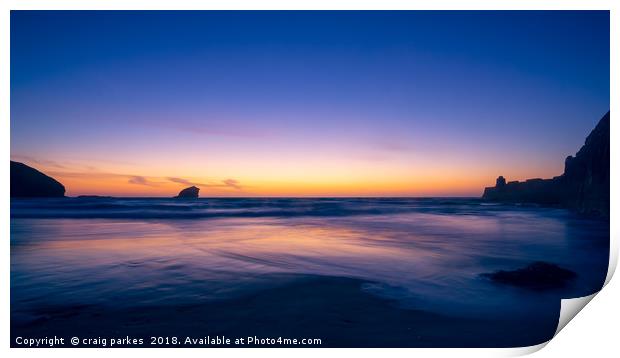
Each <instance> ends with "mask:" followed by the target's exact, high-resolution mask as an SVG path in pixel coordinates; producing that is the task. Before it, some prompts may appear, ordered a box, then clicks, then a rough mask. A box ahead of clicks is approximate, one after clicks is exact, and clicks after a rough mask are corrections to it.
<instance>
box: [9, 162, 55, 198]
mask: <svg viewBox="0 0 620 358" xmlns="http://www.w3.org/2000/svg"><path fill="white" fill-rule="evenodd" d="M63 196H65V187H64V186H63V185H62V184H60V183H59V182H58V181H57V180H56V179H54V178H52V177H49V176H47V175H45V174H43V173H41V172H40V171H38V170H36V169H34V168H31V167H29V166H27V165H26V164H23V163H19V162H14V161H11V198H42V197H63Z"/></svg>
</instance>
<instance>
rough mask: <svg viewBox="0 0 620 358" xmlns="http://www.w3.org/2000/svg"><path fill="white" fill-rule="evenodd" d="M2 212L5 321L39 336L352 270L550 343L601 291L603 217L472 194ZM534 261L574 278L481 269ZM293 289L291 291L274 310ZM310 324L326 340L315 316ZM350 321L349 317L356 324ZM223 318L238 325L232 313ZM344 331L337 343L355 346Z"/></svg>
mask: <svg viewBox="0 0 620 358" xmlns="http://www.w3.org/2000/svg"><path fill="white" fill-rule="evenodd" d="M10 216H11V219H10V231H11V236H10V254H11V262H10V267H11V274H10V275H11V276H10V278H11V282H10V290H11V292H10V296H11V325H12V329H13V332H17V333H19V331H20V330H21V329H28V332H31V333H32V332H37V330H36V328H37V327H38V325H40V324H41V322H46V323H45V329H46V330H53V328H54V325H55V324H56V323H54V322H61V321H62V320H63V319H68V318H66V317H69V316H71V314H73V313H75V312H76V310H77V311H78V312H79V309H81V308H84V307H89V309H90V310H91V311H92V310H94V311H97V310H99V311H101V312H106V310H107V309H116V310H118V309H127V310H132V309H138V310H139V309H140V308H145V307H194V306H196V305H209V304H218V302H219V303H221V302H227V301H231V302H232V301H235V302H241V301H239V300H240V299H242V298H243V297H248V295H252V294H255V293H256V292H260V291H261V290H267V289H273V288H274V287H283V286H286V285H287V284H290V283H291V282H295V281H296V280H300V279H301V278H307V277H318V278H338V279H346V280H353V281H351V282H356V283H359V285H358V286H359V291H360V294H363V295H367V296H369V297H372V299H373V300H374V299H376V300H377V301H376V302H387V303H388V304H389V305H390V306H391V307H396V308H397V309H398V310H402V311H403V312H406V311H410V312H426V313H430V314H437V315H439V316H441V317H451V318H453V319H460V320H463V322H469V321H468V320H484V321H485V322H488V323H487V324H488V325H489V327H490V329H492V328H493V324H494V323H493V322H499V321H502V322H521V324H522V325H521V327H528V326H531V325H541V324H543V325H545V327H548V328H545V332H544V334H543V335H544V337H542V336H541V337H539V340H543V338H544V339H548V338H549V336H550V335H552V334H553V332H552V330H553V327H555V325H556V323H557V318H558V314H559V307H560V300H561V299H562V298H573V297H581V296H585V295H589V294H592V293H594V292H597V291H598V290H600V289H601V287H602V285H603V283H604V280H605V277H606V275H607V267H608V259H609V236H610V232H609V222H608V221H602V220H599V219H595V218H587V217H582V216H579V215H577V214H575V213H572V212H570V211H567V210H564V209H561V208H543V207H538V206H527V205H518V204H500V203H488V202H484V201H482V200H480V199H477V198H200V199H195V200H182V199H162V198H107V197H102V198H96V197H95V198H90V197H88V198H54V199H52V198H50V199H11V212H10ZM535 261H545V262H549V263H554V264H557V265H559V266H560V267H563V268H565V269H568V270H571V271H573V272H575V273H576V274H577V276H576V278H575V279H574V280H573V281H571V282H570V283H569V284H567V285H566V286H565V287H561V288H556V289H550V290H535V289H528V288H523V287H514V286H510V285H506V284H499V283H496V282H492V281H491V280H490V279H489V278H488V277H486V276H484V274H485V273H491V272H495V271H497V270H514V269H518V268H522V267H524V266H526V265H528V264H530V263H532V262H535ZM300 282H303V281H300ZM347 282H348V281H347ZM358 286H355V287H358ZM318 287H320V286H318ZM274 292H275V291H274ZM278 292H279V291H278ZM295 292H296V291H295ZM346 292H349V291H346ZM346 292H344V291H343V292H340V291H338V290H337V289H330V290H325V291H324V292H322V291H321V289H318V292H317V290H314V291H313V292H311V294H316V295H319V297H321V299H325V300H328V301H327V302H329V300H330V299H331V300H339V301H338V302H344V303H345V304H344V307H346V302H348V301H347V300H348V299H349V298H348V297H337V296H339V295H340V296H346V295H349V293H346ZM274 295H275V294H274ZM291 297H293V298H291ZM300 299H303V298H302V297H300ZM273 300H279V298H278V297H275V296H274V297H273ZM292 300H295V301H296V300H297V298H295V296H294V295H293V296H290V295H289V296H287V298H286V299H282V302H279V303H278V305H280V306H281V307H287V305H289V304H292V302H291V301H292ZM350 301H351V302H353V301H354V300H352V299H351V300H350ZM321 302H323V301H321ZM355 302H361V301H355ZM364 302H366V301H364ZM368 302H375V301H368ZM296 304H300V303H299V302H296ZM351 304H352V305H353V304H354V303H351ZM239 305H242V304H239ZM364 305H371V304H369V303H364ZM93 307H95V308H93ZM309 307H310V308H311V307H313V306H311V305H310V306H309ZM321 307H323V306H321ZM362 308H363V307H362ZM94 311H93V312H94ZM370 311H372V310H369V312H370ZM72 312H73V313H72ZM360 312H364V310H363V309H362V310H361V311H360ZM91 313H92V312H91ZM306 313H307V312H306ZM271 314H273V315H278V314H279V313H278V311H277V310H276V311H274V312H271ZM285 314H288V315H293V316H291V317H294V315H295V314H300V313H299V312H294V313H290V312H287V313H285ZM359 314H360V313H355V315H359ZM361 314H363V313H361ZM351 315H354V314H353V313H351ZM330 317H331V316H330ZM403 317H404V316H403ZM205 319H206V320H207V322H208V319H207V318H205ZM291 319H293V318H291ZM327 319H329V318H327ZM121 321H122V319H120V318H119V321H118V324H119V325H120V324H126V322H121ZM349 321H350V320H349ZM114 322H115V321H112V324H113V323H114ZM373 322H374V323H373V325H377V323H376V322H375V321H373ZM379 322H380V321H379ZM57 324H58V325H59V327H60V326H61V325H62V323H57ZM144 324H145V325H148V324H149V323H148V322H146V323H144ZM241 324H244V323H242V322H239V325H241ZM253 324H256V325H257V327H259V328H260V327H261V325H263V326H269V325H273V323H270V321H269V320H266V321H265V322H262V323H260V322H259V323H256V322H254V323H253ZM313 324H315V325H317V327H314V328H313V329H314V330H315V331H316V332H317V335H319V336H320V333H321V330H322V328H321V324H320V323H313ZM326 324H327V323H326ZM338 324H340V323H338ZM343 324H344V323H343ZM346 324H350V325H352V327H353V328H355V327H354V326H355V324H356V323H355V319H353V323H350V322H348V321H347V323H346ZM359 324H360V325H361V324H365V323H363V322H362V323H359ZM405 324H406V322H405ZM211 325H213V324H211ZM379 325H381V323H379ZM387 325H388V323H386V327H385V330H386V331H389V330H390V329H391V328H390V327H387ZM409 326H412V327H413V329H414V330H415V325H414V324H410V325H409ZM409 326H408V327H409ZM504 326H506V325H504ZM504 326H502V327H504ZM227 327H228V328H227V330H228V331H227V332H233V333H234V332H235V329H237V328H236V326H235V324H234V323H230V322H228V323H227ZM463 327H465V328H464V329H465V330H466V329H467V328H466V327H467V325H466V324H465V325H464V326H463ZM116 328H118V326H117V327H116ZM409 328H410V329H411V327H409ZM440 328H441V327H440ZM93 329H94V328H93ZM523 329H527V328H523ZM353 330H354V329H353ZM121 331H122V330H121ZM272 331H273V330H272ZM310 331H311V330H310ZM118 332H120V331H118ZM118 332H117V333H118ZM437 332H442V331H441V329H438V330H437ZM445 332H449V333H446V336H445V337H443V339H444V340H443V341H442V340H441V339H437V340H434V341H428V342H430V343H428V342H427V343H428V344H433V343H432V342H435V343H441V342H444V343H445V342H450V340H451V339H453V338H454V337H453V335H454V332H453V331H450V330H445ZM39 333H41V332H39ZM48 333H53V332H51V331H50V332H48ZM339 334H340V336H339V337H343V336H342V335H345V334H346V333H339ZM437 334H440V333H437ZM511 334H514V332H513V333H511ZM517 335H518V334H517ZM349 338H350V339H349V340H345V341H343V342H345V343H346V344H345V343H343V344H344V345H349V346H356V342H357V341H356V339H355V337H349ZM439 338H441V337H439ZM358 339H359V340H360V342H361V340H362V339H365V340H370V341H372V337H366V338H364V337H358ZM403 339H406V337H405V338H403ZM472 339H473V338H472ZM457 341H458V342H460V343H459V344H464V345H477V344H480V340H475V339H474V340H472V341H471V344H467V341H463V340H462V339H461V340H457ZM534 341H535V340H534ZM534 341H532V342H533V343H535V342H534ZM347 342H348V343H347ZM386 342H388V341H386ZM408 342H409V343H410V341H408ZM463 342H464V343H463ZM519 342H520V341H515V344H518V343H519ZM528 342H529V341H528ZM409 343H407V342H404V341H403V342H400V341H398V340H396V341H389V342H388V343H386V344H387V345H389V346H405V345H409ZM380 345H381V344H380ZM447 345H450V344H447ZM482 345H484V344H482ZM486 345H487V346H494V344H493V342H487V344H486ZM501 345H510V341H504V343H502V344H501Z"/></svg>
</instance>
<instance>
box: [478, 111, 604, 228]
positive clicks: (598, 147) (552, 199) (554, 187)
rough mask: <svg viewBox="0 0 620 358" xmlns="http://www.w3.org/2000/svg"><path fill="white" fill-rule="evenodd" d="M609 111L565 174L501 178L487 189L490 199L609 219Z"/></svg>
mask: <svg viewBox="0 0 620 358" xmlns="http://www.w3.org/2000/svg"><path fill="white" fill-rule="evenodd" d="M609 163H610V162H609V112H607V114H605V116H603V118H601V120H600V121H599V123H598V124H597V125H596V127H595V128H594V130H592V132H591V133H590V135H588V137H587V138H586V142H585V144H584V145H583V146H582V147H581V149H580V150H579V151H578V152H577V154H576V155H575V156H574V157H573V156H568V157H567V158H566V161H565V166H564V173H563V174H562V175H560V176H557V177H554V178H552V179H528V180H526V181H525V182H517V181H512V182H508V183H506V180H505V179H504V177H502V176H500V177H499V178H497V182H496V185H495V186H494V187H488V188H485V190H484V194H483V195H482V198H483V199H485V200H490V201H500V202H520V203H535V204H541V205H557V206H561V207H565V208H569V209H572V210H575V211H577V212H579V213H583V214H590V215H596V216H601V217H605V218H609V183H610V173H609Z"/></svg>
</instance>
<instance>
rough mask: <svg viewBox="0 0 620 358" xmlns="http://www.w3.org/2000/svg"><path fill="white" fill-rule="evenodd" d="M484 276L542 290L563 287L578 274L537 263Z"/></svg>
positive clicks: (547, 264)
mask: <svg viewBox="0 0 620 358" xmlns="http://www.w3.org/2000/svg"><path fill="white" fill-rule="evenodd" d="M482 276H483V277H487V278H489V279H491V280H493V281H495V282H498V283H502V284H508V285H513V286H519V287H524V288H530V289H539V290H540V289H551V288H558V287H563V286H565V285H566V284H567V283H568V282H569V281H571V280H572V279H574V278H575V277H576V276H577V274H576V273H574V272H573V271H570V270H567V269H565V268H562V267H560V266H558V265H555V264H552V263H548V262H543V261H536V262H534V263H531V264H529V265H527V266H525V267H523V268H520V269H516V270H512V271H504V270H500V271H495V272H493V273H485V274H482Z"/></svg>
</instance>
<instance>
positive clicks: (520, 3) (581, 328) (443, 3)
mask: <svg viewBox="0 0 620 358" xmlns="http://www.w3.org/2000/svg"><path fill="white" fill-rule="evenodd" d="M618 4H620V2H618V1H604V0H590V1H577V0H564V1H558V0H555V1H554V0H497V1H488V0H469V1H463V0H436V1H432V2H431V1H429V0H426V1H425V0H408V1H403V0H384V1H378V0H377V1H368V0H358V1H346V0H314V1H307V0H304V1H295V2H293V1H284V0H280V1H277V0H263V1H251V0H229V1H199V0H176V1H166V0H83V1H77V0H55V1H54V0H4V1H1V2H0V44H1V45H0V46H1V47H0V59H1V63H0V64H1V66H0V81H1V85H0V115H1V117H2V130H0V148H1V151H2V155H3V156H4V157H5V163H6V164H5V165H3V166H0V187H1V188H2V191H1V194H0V195H1V200H2V204H0V208H1V213H0V223H1V224H0V228H1V231H0V232H1V233H2V235H1V237H2V238H3V239H4V240H5V242H4V246H3V248H2V255H1V260H2V268H1V270H2V277H3V278H4V279H3V280H2V282H3V284H2V286H1V287H0V307H1V310H2V311H1V312H2V321H1V323H0V335H1V336H2V337H3V339H4V341H3V347H2V348H0V351H2V350H6V351H7V352H5V353H9V354H13V355H15V356H24V355H31V354H40V353H44V354H46V355H51V356H59V357H63V358H65V357H67V356H68V357H80V356H82V355H83V354H84V353H87V354H88V355H89V356H90V355H95V356H99V355H101V354H109V353H110V352H113V354H115V355H118V354H121V355H125V354H127V355H129V354H132V355H135V354H136V353H138V354H149V355H154V356H155V357H159V356H161V357H163V356H168V355H169V354H171V353H172V354H175V355H176V354H183V355H191V356H201V357H204V356H205V355H220V354H221V355H229V354H233V355H235V354H242V353H246V354H251V355H253V356H254V355H258V356H265V357H266V356H269V357H285V356H286V357H288V356H289V355H290V354H291V353H293V354H295V355H296V356H299V357H310V356H312V357H313V358H314V355H316V354H321V355H324V354H327V355H329V356H331V355H333V356H336V355H342V354H343V353H345V352H344V351H342V350H338V349H321V350H320V351H316V350H304V349H296V350H295V351H294V352H292V351H291V350H289V349H277V348H276V349H233V350H231V349H209V350H204V349H187V348H183V349H174V350H160V349H151V350H149V351H146V352H145V351H142V350H140V351H138V350H136V349H114V350H105V349H89V350H88V351H86V352H84V351H83V350H81V349H60V350H58V349H56V350H54V349H52V350H49V349H46V350H30V349H9V348H8V347H9V337H10V335H9V313H10V301H9V300H10V296H9V280H8V279H9V277H10V266H9V262H10V252H9V251H10V250H9V235H10V227H9V225H10V223H9V218H10V216H9V209H10V205H9V203H10V201H9V166H8V163H7V162H8V159H9V157H10V128H9V126H10V120H9V118H10V110H9V105H10V101H9V90H10V81H9V76H10V68H9V66H10V43H9V42H10V10H64V9H74V10H113V9H119V10H120V9H122V10H134V9H145V10H167V9H175V10H191V9H203V10H239V9H248V10H277V9H280V10H282V9H286V10H321V9H328V10H341V9H348V10H355V9H357V10H373V9H382V10H414V9H418V10H448V9H453V10H467V9H469V10H477V9H488V10H611V44H610V45H611V65H612V66H611V78H610V83H611V103H610V107H612V108H611V110H612V112H614V113H615V110H616V109H617V108H618V98H619V91H618V84H620V78H619V75H620V74H619V72H618V70H617V64H618V63H620V57H619V56H618V46H619V45H620V33H619V31H620V25H619V24H620V15H619V14H620V12H619V11H618V9H619V7H620V5H618ZM614 64H616V66H614ZM618 132H619V130H618V128H617V127H616V126H615V125H614V124H613V121H612V125H611V158H612V160H611V161H612V163H611V164H612V165H611V182H612V183H617V182H619V181H618V164H619V162H620V160H619V157H620V156H619V154H620V153H619V152H618V150H619V149H618V143H617V142H616V140H617V139H618ZM611 198H612V202H611V212H612V215H613V214H615V213H617V212H618V205H617V204H618V190H616V187H615V186H614V185H612V186H611ZM619 233H620V232H619V226H618V224H617V222H615V221H614V220H613V216H612V220H611V257H610V270H609V272H608V276H607V281H606V283H609V281H610V279H611V276H612V275H613V272H614V271H615V267H616V265H617V262H618V237H619ZM604 290H605V293H604V294H603V295H599V296H597V297H595V298H594V300H593V301H594V303H593V304H591V305H590V306H591V307H589V309H588V310H585V312H584V313H581V314H580V315H579V316H580V317H578V318H577V321H579V322H578V323H579V325H576V324H572V325H571V324H569V325H568V327H567V328H566V329H565V330H563V331H562V333H561V334H559V335H558V336H557V337H556V338H554V339H553V340H552V341H550V342H548V345H549V347H548V348H546V349H544V350H542V351H541V352H540V353H538V354H539V355H541V354H542V355H543V356H548V357H551V356H554V357H557V356H562V355H566V354H569V355H571V356H572V355H574V354H580V355H585V354H592V353H593V352H598V353H604V352H605V353H607V354H606V355H609V354H610V353H611V352H614V351H616V350H617V346H616V344H615V343H616V340H617V337H616V335H617V334H616V332H617V327H618V324H617V320H618V317H619V315H618V312H619V311H620V310H619V309H618V305H620V303H619V302H620V298H619V296H620V293H619V291H620V286H618V284H617V283H614V282H612V283H611V284H609V285H607V286H606V287H605V289H604ZM590 299H592V297H588V298H587V299H582V300H581V301H580V302H585V301H588V302H589V300H590ZM567 304H568V303H567ZM563 305H564V302H563ZM581 316H583V317H581ZM571 326H575V327H571ZM546 345H547V343H545V344H541V345H539V346H534V347H525V348H514V349H414V350H410V349H348V350H347V351H346V354H347V355H349V354H351V355H356V356H357V355H359V356H370V355H375V354H386V353H388V354H390V355H393V356H402V357H405V356H407V357H410V356H411V355H412V354H415V355H423V356H440V357H445V356H453V355H455V354H458V355H459V356H472V357H479V356H514V355H523V354H528V353H532V352H535V351H537V350H539V349H541V348H542V347H544V346H546Z"/></svg>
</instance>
